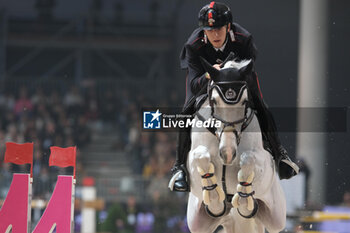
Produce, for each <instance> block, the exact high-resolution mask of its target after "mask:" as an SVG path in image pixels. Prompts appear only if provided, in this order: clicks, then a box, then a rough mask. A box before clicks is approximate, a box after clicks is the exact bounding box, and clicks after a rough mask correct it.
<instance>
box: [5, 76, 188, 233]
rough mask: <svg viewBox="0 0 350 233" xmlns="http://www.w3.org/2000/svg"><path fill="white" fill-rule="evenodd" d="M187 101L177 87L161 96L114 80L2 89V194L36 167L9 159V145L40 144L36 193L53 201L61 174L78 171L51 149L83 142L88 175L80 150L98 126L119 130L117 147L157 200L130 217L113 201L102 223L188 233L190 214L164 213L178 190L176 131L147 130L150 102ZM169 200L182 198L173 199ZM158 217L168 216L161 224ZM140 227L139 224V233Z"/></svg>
mask: <svg viewBox="0 0 350 233" xmlns="http://www.w3.org/2000/svg"><path fill="white" fill-rule="evenodd" d="M181 102H182V101H181V100H179V99H178V95H177V93H175V92H171V93H169V96H168V98H163V99H161V100H159V99H157V98H154V99H151V98H147V97H146V96H145V93H144V92H141V91H131V90H129V89H128V88H118V86H112V85H105V86H103V87H101V86H99V85H97V84H95V83H89V84H88V85H82V86H79V87H78V86H75V85H72V86H71V87H69V88H62V89H60V88H56V89H52V88H46V86H35V88H30V86H20V87H18V89H17V90H16V91H13V90H11V91H6V90H5V91H0V166H1V169H0V199H4V198H5V196H6V193H7V191H8V188H9V186H10V183H11V180H12V173H13V172H28V171H29V166H25V165H15V164H8V163H4V162H3V161H4V157H3V156H4V151H5V143H6V142H16V143H24V142H33V143H34V154H33V157H34V166H33V175H34V179H35V182H34V183H33V185H34V186H33V198H43V199H46V200H48V199H49V198H50V195H51V192H52V190H53V188H54V184H55V182H54V180H55V179H56V177H55V176H56V175H57V174H62V173H64V174H71V173H72V169H71V168H65V169H62V168H56V167H49V166H48V164H49V155H50V149H49V148H50V146H59V147H68V146H77V148H78V151H77V174H84V166H83V162H82V161H83V159H82V158H81V155H80V153H79V150H82V149H84V147H85V146H86V145H88V144H89V143H90V142H91V140H92V138H93V134H94V131H95V130H98V129H101V128H102V129H108V128H113V131H114V132H115V133H116V134H118V140H117V141H116V142H115V144H114V145H111V146H112V147H113V148H114V150H118V151H124V152H125V155H127V156H126V157H125V158H126V159H127V160H128V161H129V164H130V167H131V169H132V172H133V173H134V174H137V175H139V176H141V177H143V178H144V179H145V181H146V183H147V185H146V190H145V192H147V195H149V197H150V199H151V200H152V202H157V205H153V206H152V205H146V206H145V205H142V204H140V203H138V204H137V205H138V211H137V212H135V213H133V214H132V215H131V216H133V217H131V216H130V213H128V211H130V208H127V206H129V204H128V203H114V204H112V206H114V207H113V208H112V207H111V209H106V212H105V216H104V215H103V213H104V212H102V214H101V222H106V223H105V224H104V225H103V224H102V225H101V227H105V228H106V224H107V228H108V221H112V229H110V230H111V231H112V232H119V231H118V230H117V229H119V230H120V229H124V226H125V225H128V226H129V228H127V229H129V230H130V229H131V228H130V226H132V227H133V229H134V230H133V231H135V232H153V230H154V228H159V227H160V228H162V229H167V230H168V231H169V232H171V231H170V229H175V228H179V229H180V228H184V229H185V230H184V231H182V230H179V231H177V232H186V229H187V228H186V225H185V224H184V216H178V215H176V214H175V213H172V212H171V211H170V212H169V213H164V210H166V209H169V208H168V207H169V205H172V203H176V198H177V196H176V195H177V194H173V193H171V192H169V190H168V188H167V183H168V179H169V174H170V169H171V167H172V165H173V163H174V160H175V149H176V133H169V132H162V131H159V132H146V131H143V130H142V128H141V127H142V119H141V118H142V114H141V111H142V108H144V107H145V106H152V107H156V106H161V107H178V106H181ZM78 184H79V182H78ZM174 198H175V199H174ZM169 199H173V200H175V202H169ZM119 205H120V206H119ZM161 206H163V207H164V208H162V207H161ZM165 206H167V208H165ZM118 208H122V213H123V214H122V215H121V217H118V218H117V217H116V219H112V220H110V219H111V218H113V211H114V212H115V211H116V209H117V210H118ZM179 208H180V209H181V210H180V212H182V213H185V209H184V208H185V206H182V205H176V204H175V206H173V208H172V209H173V210H175V209H179ZM135 211H136V210H135ZM111 212H112V214H110V213H111ZM117 212H118V211H117ZM173 212H174V211H173ZM125 216H126V217H127V218H125ZM159 217H160V218H163V220H162V221H159ZM118 219H119V220H118ZM152 219H153V220H152ZM117 220H118V221H117ZM140 222H143V223H142V224H141V223H140ZM140 224H141V225H140ZM159 224H160V225H159ZM78 225H79V224H78ZM138 225H140V226H138ZM137 227H139V228H140V229H139V230H137V231H136V228H137ZM113 229H114V230H113ZM125 229H126V228H125ZM147 229H149V230H147ZM133 231H131V232H133ZM126 232H127V231H126Z"/></svg>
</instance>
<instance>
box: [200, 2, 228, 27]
mask: <svg viewBox="0 0 350 233" xmlns="http://www.w3.org/2000/svg"><path fill="white" fill-rule="evenodd" d="M228 23H232V13H231V10H230V8H229V7H228V6H227V5H226V4H224V3H221V2H214V1H213V2H211V3H210V4H207V5H205V6H204V7H203V8H202V9H201V10H200V11H199V13H198V24H199V26H200V27H202V28H203V29H204V30H211V29H213V28H220V27H222V26H224V25H226V24H228Z"/></svg>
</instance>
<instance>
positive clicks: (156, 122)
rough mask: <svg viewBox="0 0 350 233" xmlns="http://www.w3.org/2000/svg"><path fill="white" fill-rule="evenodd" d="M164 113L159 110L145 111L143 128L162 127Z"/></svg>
mask: <svg viewBox="0 0 350 233" xmlns="http://www.w3.org/2000/svg"><path fill="white" fill-rule="evenodd" d="M161 115H162V113H161V112H159V109H157V111H155V112H154V111H153V112H151V111H149V112H143V128H144V129H160V121H161Z"/></svg>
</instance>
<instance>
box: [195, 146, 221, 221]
mask: <svg viewBox="0 0 350 233" xmlns="http://www.w3.org/2000/svg"><path fill="white" fill-rule="evenodd" d="M193 154H194V157H195V158H196V160H197V171H198V173H199V175H200V176H201V184H202V189H203V191H202V193H203V203H204V205H205V207H206V210H207V212H208V214H209V215H211V216H213V217H218V216H221V215H223V214H224V213H225V203H224V200H225V193H224V191H223V190H222V188H221V186H219V185H218V183H217V179H216V176H215V168H214V165H213V164H212V163H211V162H210V154H209V152H208V150H207V148H206V147H203V146H199V147H197V148H196V149H195V150H194V151H193Z"/></svg>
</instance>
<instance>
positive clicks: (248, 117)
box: [195, 81, 254, 145]
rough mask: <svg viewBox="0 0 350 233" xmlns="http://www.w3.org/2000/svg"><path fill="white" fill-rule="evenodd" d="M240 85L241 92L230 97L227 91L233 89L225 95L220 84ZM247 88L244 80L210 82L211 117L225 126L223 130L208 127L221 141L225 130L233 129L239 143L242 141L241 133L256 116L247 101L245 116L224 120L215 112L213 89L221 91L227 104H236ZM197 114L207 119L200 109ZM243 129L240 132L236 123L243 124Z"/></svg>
mask: <svg viewBox="0 0 350 233" xmlns="http://www.w3.org/2000/svg"><path fill="white" fill-rule="evenodd" d="M235 84H236V85H238V86H240V88H239V93H238V94H236V95H235V96H231V97H232V98H230V96H227V93H228V92H227V91H230V90H231V89H228V90H227V91H226V93H225V95H224V93H223V90H222V88H221V87H220V85H227V86H231V87H233V86H234V85H235ZM246 88H247V84H246V82H244V81H226V82H217V83H215V82H213V81H212V82H208V89H207V93H208V99H209V105H210V108H211V113H210V117H211V118H212V119H215V121H219V122H221V123H222V124H223V125H224V126H223V127H222V129H221V130H219V129H218V128H216V127H211V128H207V129H208V130H209V131H210V132H211V133H212V134H214V135H215V136H216V137H217V139H218V140H219V141H220V140H221V137H222V134H223V133H224V132H230V131H232V132H233V133H234V134H235V136H236V142H237V145H238V144H239V143H240V138H241V133H242V132H243V131H244V130H245V129H246V128H247V127H248V125H249V124H250V122H251V121H252V119H253V116H254V111H253V110H252V109H251V108H249V101H245V102H244V106H245V113H244V117H243V118H241V119H238V120H235V121H227V120H224V119H223V118H222V117H220V116H219V115H217V114H216V113H215V106H214V105H215V100H213V99H212V93H213V90H214V89H216V90H217V91H218V93H219V95H220V96H221V98H222V99H223V100H224V102H225V103H227V104H236V103H238V102H239V101H240V99H241V97H242V94H243V92H244V90H245V89H246ZM231 92H232V93H235V92H234V91H232V90H231ZM195 115H196V116H197V117H198V119H199V120H201V121H205V120H207V119H205V117H203V116H202V115H201V114H200V113H199V110H198V111H197V112H196V113H195ZM241 123H243V124H242V125H241V130H240V132H241V133H239V131H238V130H237V128H236V125H238V124H241Z"/></svg>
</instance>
